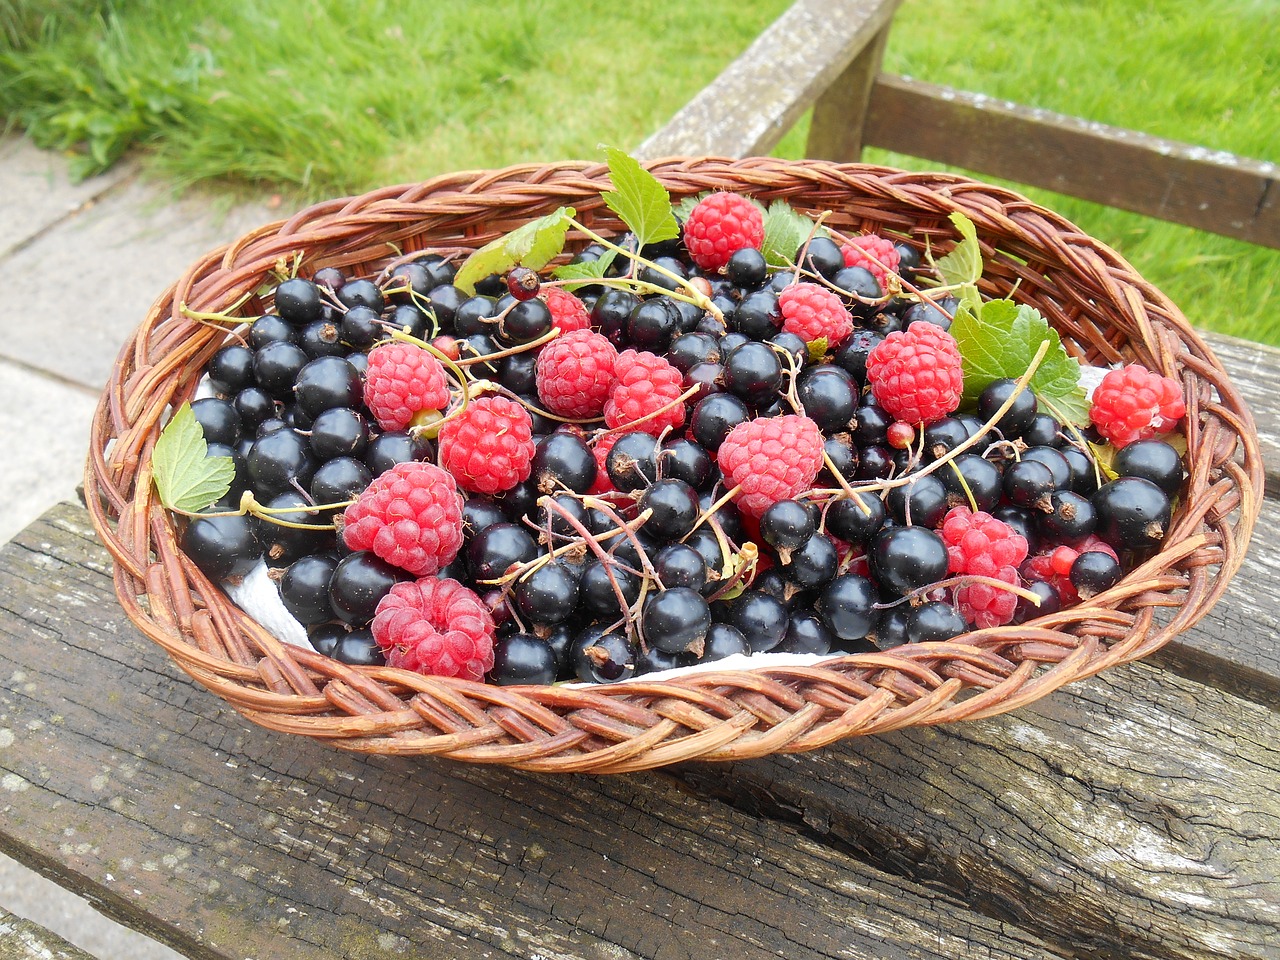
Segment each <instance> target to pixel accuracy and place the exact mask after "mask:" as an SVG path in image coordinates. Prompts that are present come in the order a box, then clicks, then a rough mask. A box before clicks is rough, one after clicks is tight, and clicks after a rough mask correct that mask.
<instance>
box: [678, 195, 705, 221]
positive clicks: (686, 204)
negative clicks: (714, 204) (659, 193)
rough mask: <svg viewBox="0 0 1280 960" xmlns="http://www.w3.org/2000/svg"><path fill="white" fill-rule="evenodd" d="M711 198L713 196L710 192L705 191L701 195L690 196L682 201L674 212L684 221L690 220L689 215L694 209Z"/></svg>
mask: <svg viewBox="0 0 1280 960" xmlns="http://www.w3.org/2000/svg"><path fill="white" fill-rule="evenodd" d="M709 196H711V191H710V190H703V191H702V192H701V193H694V194H690V195H689V196H687V197H684V198H683V199H681V201H680V202H679V203H677V204H676V205H675V209H674V211H673V212H674V213H675V215H676V216H677V217H679V218H680V219H681V220H682V221H683V220H688V219H689V214H691V213H693V208H694V207H696V206H697V205H698V204H700V203H701V202H702V201H703V200H705V199H707V197H709Z"/></svg>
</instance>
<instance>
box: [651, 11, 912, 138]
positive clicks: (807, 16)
mask: <svg viewBox="0 0 1280 960" xmlns="http://www.w3.org/2000/svg"><path fill="white" fill-rule="evenodd" d="M898 3H899V0H797V2H796V3H794V4H792V5H791V7H790V8H788V9H787V11H786V12H785V13H783V14H782V16H781V17H779V18H778V19H777V20H775V21H774V22H773V24H772V25H770V27H769V28H768V29H767V30H765V31H764V33H762V34H761V35H760V36H759V37H757V38H756V40H755V41H754V42H753V43H752V44H751V46H750V47H748V48H747V50H746V51H745V52H744V53H743V54H742V55H741V56H740V57H738V59H736V60H734V61H733V63H731V64H729V66H728V67H726V68H725V69H724V71H723V72H722V73H721V74H720V76H718V77H717V78H716V79H715V80H714V81H712V82H711V83H710V84H709V85H708V86H706V87H705V88H703V89H702V91H701V92H699V93H698V94H697V95H696V96H695V97H694V98H693V99H692V100H690V101H689V103H687V104H686V105H685V106H684V107H683V108H681V110H680V112H679V113H677V114H676V115H675V117H674V118H673V119H672V120H671V121H670V122H669V123H668V124H667V125H666V126H664V127H663V128H662V129H661V130H659V131H657V132H656V133H655V134H653V136H651V137H649V138H648V139H647V140H645V141H644V142H643V143H642V144H640V146H639V147H638V148H637V150H636V155H637V156H639V157H641V158H645V159H656V158H658V157H670V156H703V155H705V156H728V157H745V156H751V155H756V154H767V153H768V152H769V151H770V150H772V149H773V148H774V147H775V146H776V145H777V143H778V141H779V140H781V139H782V137H783V135H784V134H786V132H787V131H788V130H790V129H791V128H792V126H794V125H795V122H796V121H797V120H799V119H800V117H801V116H802V115H803V114H804V112H805V111H806V110H808V109H809V107H810V106H811V105H812V104H813V102H814V100H815V99H817V98H818V96H819V95H820V94H822V93H823V92H824V91H825V90H826V89H827V88H828V87H830V86H831V85H832V82H833V81H835V80H836V78H837V77H840V76H841V75H842V74H843V73H844V71H845V68H846V67H848V66H849V64H850V63H851V62H852V61H853V60H854V58H855V57H857V55H858V54H859V53H860V52H861V51H862V50H863V49H864V48H865V47H867V45H868V44H870V43H871V42H872V41H873V40H874V39H875V38H876V36H877V35H879V34H880V33H881V32H882V31H885V30H887V28H888V26H889V23H890V21H891V20H892V19H893V14H894V12H895V10H896V9H897V7H898ZM743 104H750V105H751V106H750V109H744V108H743Z"/></svg>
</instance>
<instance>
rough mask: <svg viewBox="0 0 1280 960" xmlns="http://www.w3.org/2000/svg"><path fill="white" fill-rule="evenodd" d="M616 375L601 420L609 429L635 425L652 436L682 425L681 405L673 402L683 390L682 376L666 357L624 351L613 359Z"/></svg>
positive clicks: (641, 351) (645, 352) (682, 407)
mask: <svg viewBox="0 0 1280 960" xmlns="http://www.w3.org/2000/svg"><path fill="white" fill-rule="evenodd" d="M613 372H614V374H615V375H616V377H617V380H616V381H615V382H614V385H613V390H612V391H610V393H609V400H608V402H607V403H606V404H605V405H604V422H605V423H607V424H608V425H609V427H610V428H611V429H615V430H616V429H618V428H621V427H627V426H630V425H631V424H635V429H636V430H643V431H644V432H645V433H651V434H653V435H654V436H655V437H656V436H658V435H659V434H661V433H662V431H663V430H664V429H666V428H667V427H671V428H672V429H673V430H674V429H676V428H677V427H682V426H684V404H683V403H675V402H674V401H675V400H676V399H677V398H678V397H679V396H680V394H681V393H682V392H683V391H682V390H681V387H682V386H683V385H684V375H683V374H681V373H680V371H679V370H677V369H676V368H675V367H673V366H672V365H671V364H670V363H669V362H668V361H667V360H666V358H665V357H659V356H657V355H656V354H652V353H649V352H648V351H644V350H623V351H622V352H621V353H620V354H618V359H617V360H616V361H614V364H613ZM662 407H666V409H665V410H663V411H662V413H659V414H658V415H657V416H653V417H649V419H647V420H645V421H644V422H643V423H641V422H638V421H639V420H640V418H641V417H644V416H646V415H648V414H650V413H653V412H654V411H655V410H658V409H660V408H662Z"/></svg>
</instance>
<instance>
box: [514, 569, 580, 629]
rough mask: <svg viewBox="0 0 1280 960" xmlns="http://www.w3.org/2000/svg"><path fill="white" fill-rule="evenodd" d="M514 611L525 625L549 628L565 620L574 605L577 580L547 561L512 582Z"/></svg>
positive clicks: (566, 571)
mask: <svg viewBox="0 0 1280 960" xmlns="http://www.w3.org/2000/svg"><path fill="white" fill-rule="evenodd" d="M512 595H513V597H514V598H515V604H516V610H517V611H518V612H519V614H520V616H521V617H522V618H523V619H524V620H527V621H528V622H529V623H533V624H537V625H539V626H551V625H553V624H557V623H561V622H562V621H564V620H567V619H568V618H569V617H570V616H571V615H572V614H573V611H574V608H575V607H577V605H578V578H577V577H576V576H574V574H573V572H572V571H571V570H570V569H569V568H568V567H567V566H565V565H564V564H562V563H556V562H554V561H553V562H551V563H547V564H544V565H543V566H541V567H539V568H538V569H537V570H535V571H534V572H533V573H531V574H530V575H529V576H528V577H524V578H520V579H517V580H516V585H515V589H514V590H513V591H512Z"/></svg>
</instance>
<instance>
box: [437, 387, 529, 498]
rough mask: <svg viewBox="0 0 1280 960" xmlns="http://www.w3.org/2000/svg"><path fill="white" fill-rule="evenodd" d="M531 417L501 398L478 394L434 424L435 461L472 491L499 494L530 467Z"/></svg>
mask: <svg viewBox="0 0 1280 960" xmlns="http://www.w3.org/2000/svg"><path fill="white" fill-rule="evenodd" d="M535 449H536V445H535V444H534V442H533V420H532V419H531V418H530V416H529V411H528V410H526V409H525V408H524V407H522V406H520V404H518V403H516V402H515V401H514V400H508V399H507V398H506V397H479V398H477V399H475V400H472V401H471V403H469V404H468V405H467V409H466V410H465V411H463V413H462V415H461V416H458V417H455V418H454V419H452V420H450V421H449V422H448V423H446V424H445V425H444V426H443V427H441V428H440V465H441V466H442V467H444V468H445V469H446V470H448V471H449V472H450V473H451V474H453V476H454V478H455V479H456V480H457V481H458V485H459V486H461V487H462V488H463V489H464V490H470V491H471V492H472V493H501V492H502V491H504V490H510V489H511V488H512V487H514V486H515V485H516V484H517V483H521V482H522V481H525V480H528V479H529V474H530V473H531V472H532V470H533V454H534V452H535Z"/></svg>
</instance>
